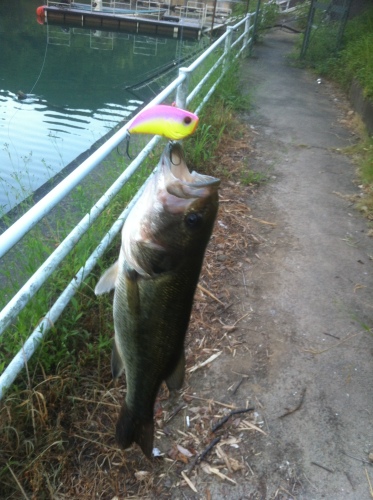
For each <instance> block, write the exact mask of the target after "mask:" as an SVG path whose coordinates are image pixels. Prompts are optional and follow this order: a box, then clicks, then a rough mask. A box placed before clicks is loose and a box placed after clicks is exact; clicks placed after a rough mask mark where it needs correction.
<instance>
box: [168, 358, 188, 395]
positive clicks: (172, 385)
mask: <svg viewBox="0 0 373 500" xmlns="http://www.w3.org/2000/svg"><path fill="white" fill-rule="evenodd" d="M184 376H185V354H184V350H183V352H182V354H181V356H180V359H179V361H178V362H177V365H176V367H175V369H174V371H173V372H172V373H171V375H170V376H169V377H168V378H167V379H166V384H167V387H168V389H169V390H170V391H172V390H177V389H181V386H182V385H183V382H184Z"/></svg>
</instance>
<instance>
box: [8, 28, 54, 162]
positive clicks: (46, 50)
mask: <svg viewBox="0 0 373 500" xmlns="http://www.w3.org/2000/svg"><path fill="white" fill-rule="evenodd" d="M46 24H47V30H48V19H47V23H46ZM47 53H48V33H47V38H46V44H45V51H44V58H43V62H42V65H41V69H40V72H39V76H38V77H37V79H36V81H35V83H34V85H33V86H32V87H31V90H30V92H29V93H30V94H31V93H32V92H33V90H34V88H35V87H36V85H37V84H38V82H39V80H40V77H41V75H42V73H43V70H44V66H45V62H46V60H47ZM19 102H20V104H22V101H21V100H20V101H19ZM21 108H22V107H20V108H17V109H16V110H15V111H14V113H13V115H12V117H11V118H10V120H9V122H8V129H7V137H8V139H9V142H10V143H11V145H12V147H13V149H14V151H15V153H16V155H17V158H18V161H19V156H18V152H17V149H16V148H15V146H14V143H13V141H12V138H11V137H10V125H11V124H12V121H13V119H14V117H15V116H16V114H17V113H18V111H20V110H21ZM8 154H9V156H10V153H9V152H8Z"/></svg>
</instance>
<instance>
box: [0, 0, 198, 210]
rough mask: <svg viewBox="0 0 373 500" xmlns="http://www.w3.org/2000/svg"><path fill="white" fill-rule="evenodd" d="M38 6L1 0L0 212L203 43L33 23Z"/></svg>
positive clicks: (28, 0) (131, 108) (132, 107)
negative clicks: (24, 95)
mask: <svg viewBox="0 0 373 500" xmlns="http://www.w3.org/2000/svg"><path fill="white" fill-rule="evenodd" d="M40 5H42V1H40V0H12V1H9V2H5V1H4V0H0V68H1V69H0V214H1V213H5V212H7V211H8V210H10V209H11V208H13V207H14V206H16V205H17V204H18V203H19V202H20V201H22V200H23V199H24V198H26V197H27V196H28V195H30V194H31V193H32V192H34V191H35V190H37V189H38V188H39V187H40V186H42V185H43V184H45V182H46V181H47V180H48V179H50V178H51V177H53V176H54V175H55V174H56V173H57V172H59V171H61V170H62V169H63V168H64V167H65V166H66V165H68V164H69V163H70V162H72V161H73V160H74V159H75V158H76V157H77V156H79V154H81V153H82V152H84V151H86V150H87V149H89V148H90V147H91V146H92V144H94V143H95V142H96V141H97V140H98V139H100V138H101V137H103V136H104V135H105V134H106V133H108V132H109V131H110V130H112V128H113V127H114V126H115V125H117V124H118V123H122V122H124V121H126V120H128V118H129V117H130V116H131V115H132V114H133V113H134V112H135V111H136V109H138V107H139V106H141V105H142V104H143V103H144V102H148V101H149V100H151V99H152V98H153V97H154V96H155V95H156V94H157V93H159V92H160V90H161V88H162V87H163V86H165V85H166V84H167V83H169V82H170V81H171V80H172V79H173V78H174V77H175V75H176V71H173V72H172V71H169V72H167V73H166V75H164V76H163V77H162V76H161V77H160V79H156V80H152V78H151V77H152V76H154V75H156V74H157V73H161V74H162V72H163V70H164V69H166V68H168V67H170V63H171V66H173V63H175V65H176V64H177V63H178V62H180V60H182V58H183V57H185V56H187V55H188V54H192V53H194V52H195V51H196V50H198V47H199V46H201V45H202V44H203V41H202V42H192V41H183V40H173V39H161V38H151V37H145V36H139V35H129V34H125V33H123V32H121V33H107V32H100V31H94V30H93V31H91V30H84V29H81V28H67V27H63V26H62V27H59V26H47V25H40V24H38V23H37V20H36V8H37V7H38V6H40ZM149 78H150V79H149ZM144 81H145V83H144ZM141 82H143V84H141ZM19 90H22V91H23V92H25V93H31V94H34V96H32V97H31V98H29V99H26V100H25V101H20V100H18V99H17V96H16V93H17V91H19Z"/></svg>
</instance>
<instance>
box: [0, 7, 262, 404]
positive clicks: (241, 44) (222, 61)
mask: <svg viewBox="0 0 373 500" xmlns="http://www.w3.org/2000/svg"><path fill="white" fill-rule="evenodd" d="M254 19H255V14H248V15H247V16H246V17H245V18H244V19H242V20H241V21H240V22H238V23H237V24H236V25H234V26H231V27H228V28H227V30H226V32H225V33H224V34H223V35H222V36H221V37H220V38H219V39H218V40H216V42H214V43H213V44H212V45H210V47H209V48H208V49H207V50H206V51H205V52H204V53H203V54H202V55H200V56H199V57H198V58H197V59H196V60H195V61H194V62H193V63H192V64H191V65H190V66H188V67H187V68H181V69H180V70H179V75H178V76H177V78H175V80H173V82H171V83H170V84H169V85H168V86H167V87H166V88H165V89H164V90H163V91H162V92H161V93H160V94H158V95H157V96H156V97H155V98H154V99H153V100H152V101H151V102H150V103H149V104H147V106H145V108H144V109H146V108H150V107H152V106H154V105H156V104H160V103H162V102H163V101H165V99H166V98H170V96H172V95H173V94H174V93H175V92H176V105H177V106H178V107H181V108H186V107H187V106H188V104H189V103H190V102H191V100H192V99H193V98H194V97H195V96H196V95H197V94H199V93H200V92H201V89H202V87H203V85H204V83H205V82H206V81H207V80H208V79H209V78H210V77H211V75H212V74H213V73H214V72H215V71H217V69H218V68H220V69H221V72H220V75H219V76H218V78H217V79H216V81H215V83H214V84H213V85H212V86H211V87H210V89H209V91H208V92H207V94H206V95H205V96H204V97H203V98H202V99H201V102H200V104H199V106H198V108H197V109H196V110H195V113H196V114H197V115H198V114H199V112H200V111H201V109H202V108H203V107H204V105H205V104H206V103H207V101H208V100H209V98H210V96H211V95H212V93H213V92H214V91H215V89H216V87H217V85H218V84H219V82H220V80H221V79H222V77H223V76H224V74H225V72H226V71H227V70H228V68H229V62H230V61H231V60H233V59H236V58H237V57H239V55H240V54H241V53H242V51H244V50H245V49H246V48H247V47H248V46H250V45H251V43H252V41H253V39H254V33H253V31H254V26H255V23H254ZM239 32H241V34H238V33H239ZM234 34H235V35H236V39H235V40H234V41H233V35H234ZM233 48H235V51H234V52H233V50H232V49H233ZM221 49H224V50H223V54H222V55H221V57H219V58H218V60H217V62H216V63H215V64H214V65H213V67H212V68H211V69H210V70H209V71H208V72H207V73H206V74H205V76H204V77H203V78H202V79H201V80H200V82H199V83H198V84H197V85H196V87H195V88H194V89H193V90H192V91H190V90H189V81H190V75H191V74H192V73H193V72H194V71H195V70H196V69H197V68H198V67H199V66H200V65H201V64H202V63H203V62H204V61H205V60H206V58H207V57H208V56H209V55H210V54H212V53H213V52H215V51H219V50H221ZM127 129H128V124H126V125H124V126H123V127H122V128H121V129H120V130H119V131H117V132H116V133H115V134H114V135H113V136H112V137H111V138H110V139H109V140H107V141H106V142H105V143H104V144H103V145H102V146H101V147H100V148H98V149H97V150H96V151H95V152H94V153H93V154H92V155H91V156H90V157H89V158H87V159H86V160H85V161H83V163H81V165H79V166H78V167H77V168H76V169H75V170H74V171H73V172H72V173H71V174H70V175H68V176H67V177H66V178H65V179H64V180H62V181H61V182H60V183H59V184H58V185H57V186H56V187H55V188H54V189H52V190H51V191H50V192H49V193H48V194H47V195H46V196H45V197H44V198H42V199H41V200H40V201H39V202H38V203H37V204H36V205H34V206H33V207H32V208H31V209H30V210H29V211H28V212H27V213H25V214H24V215H23V216H22V217H21V218H20V219H18V220H17V221H16V222H15V223H14V224H13V225H12V226H10V227H9V228H8V229H7V230H6V231H4V232H3V234H1V235H0V259H1V257H3V256H4V255H5V254H6V253H7V252H8V251H9V250H10V249H11V248H12V247H13V246H14V245H16V244H17V242H19V241H20V240H21V239H22V238H23V236H25V235H26V234H27V233H28V232H29V231H30V230H31V229H32V228H33V227H34V226H35V225H36V224H37V223H38V222H39V221H40V220H41V219H42V218H43V217H44V216H45V215H47V214H48V213H49V212H50V211H51V210H52V209H53V207H55V206H56V205H57V204H58V203H59V202H60V201H61V200H62V199H63V198H64V197H65V196H66V195H67V194H68V193H70V192H71V191H72V190H73V189H74V188H75V187H76V186H77V185H78V183H79V182H81V181H82V180H83V179H84V178H85V177H86V176H87V175H88V174H89V173H90V172H91V171H92V170H93V169H94V168H95V167H97V166H98V165H99V164H100V163H101V162H102V161H103V160H104V159H105V158H106V157H107V156H108V155H109V154H110V153H111V152H112V151H113V150H114V149H115V148H116V147H117V146H118V145H119V144H120V143H121V142H122V141H123V140H124V139H126V137H127V134H128V131H127ZM159 140H160V137H159V136H155V137H154V138H153V139H152V140H151V141H150V142H149V143H148V144H147V145H146V146H145V147H144V149H143V150H142V151H141V152H140V153H139V155H138V156H137V157H136V159H135V160H133V161H132V162H131V163H130V165H129V166H128V167H127V169H126V170H125V171H124V172H123V173H122V174H121V175H120V177H119V178H118V179H117V180H116V181H115V182H114V184H113V185H112V186H111V187H110V188H109V189H108V190H107V191H106V193H105V194H104V195H103V196H102V197H101V198H100V199H99V200H98V201H97V202H96V203H95V204H94V205H93V207H92V208H91V210H90V211H89V213H88V214H86V215H85V217H83V219H82V220H81V221H80V222H79V224H77V226H76V227H75V228H74V229H73V230H72V231H71V232H70V234H69V235H68V236H67V237H66V238H65V239H64V241H62V242H61V243H60V245H59V246H58V247H57V249H56V250H55V251H54V252H53V253H52V254H51V255H50V256H49V257H48V258H47V259H46V261H45V262H44V263H43V264H42V265H41V266H40V268H39V269H38V270H37V271H36V272H35V273H34V274H33V276H31V277H30V278H29V280H28V281H27V283H25V285H23V286H22V288H21V289H20V290H19V291H18V292H17V293H16V295H15V296H14V297H13V298H12V299H11V300H10V301H9V302H8V303H7V305H6V306H5V307H4V308H3V310H2V311H1V312H0V339H1V334H2V333H3V332H4V330H5V329H6V328H8V327H9V325H10V324H11V323H12V322H13V321H14V320H15V319H16V318H17V316H18V314H19V313H20V312H21V311H22V309H23V308H24V307H25V306H26V305H27V303H28V302H29V301H30V300H31V298H32V297H33V296H34V295H35V294H36V292H37V291H38V290H39V289H40V288H41V287H42V286H43V284H44V283H45V281H46V280H47V279H48V278H49V277H50V276H51V274H52V273H53V272H54V271H55V270H56V269H57V267H58V266H59V264H60V263H61V262H62V261H63V259H64V258H65V257H66V256H67V255H68V254H69V252H71V250H72V249H73V248H74V247H75V246H76V244H77V243H78V241H79V240H80V238H81V237H82V236H83V234H84V233H86V232H87V231H88V229H89V228H90V227H91V226H92V224H93V222H94V221H95V220H96V219H97V218H98V217H99V215H100V214H102V212H103V211H104V209H105V208H106V207H107V206H108V205H109V203H110V201H111V200H112V199H113V197H114V196H115V195H116V194H117V193H118V192H119V191H120V189H121V188H122V187H123V186H124V184H125V183H126V182H127V181H128V180H129V179H130V177H131V176H132V175H133V174H134V172H135V171H136V170H137V169H138V167H139V166H140V165H141V163H142V162H143V161H144V159H145V158H146V157H147V156H148V155H149V153H150V152H151V151H152V149H153V148H154V147H155V145H156V144H157V143H158V142H159ZM140 194H141V190H140V191H139V192H138V194H137V195H136V196H135V198H134V199H133V200H132V202H131V203H130V204H129V205H128V206H127V208H126V209H125V210H124V211H123V213H122V214H121V215H120V217H119V218H118V219H117V221H116V222H115V223H114V225H113V226H112V228H111V229H110V231H109V232H108V233H107V234H106V236H105V237H104V238H103V239H102V241H101V242H100V243H99V245H98V246H97V248H96V249H95V250H94V252H93V253H92V254H91V256H90V257H89V258H88V260H87V261H86V262H85V264H84V266H83V267H82V268H81V269H80V270H79V271H78V272H77V273H75V272H74V271H72V276H71V277H72V279H71V282H70V283H69V284H68V285H67V287H66V288H65V290H64V291H63V292H62V294H61V295H60V296H59V297H58V299H57V300H56V302H55V303H54V305H53V306H52V308H51V309H50V310H49V311H48V313H47V314H46V315H45V317H44V318H43V320H42V321H41V323H40V324H39V325H38V326H37V327H36V328H35V329H34V331H33V332H32V333H31V335H30V336H29V338H28V339H27V340H26V342H25V343H24V345H23V346H22V348H21V350H20V351H19V352H18V354H17V355H16V356H15V357H14V358H13V360H12V361H11V362H10V363H9V365H8V366H7V367H6V369H5V370H4V372H3V373H2V374H1V376H0V399H1V398H2V396H3V395H4V392H5V390H6V388H8V387H9V386H10V385H11V384H12V383H13V381H14V379H15V378H16V376H17V374H18V373H19V372H20V371H21V369H22V368H23V367H24V366H25V364H26V363H27V361H28V360H29V359H30V357H31V356H32V354H33V353H34V351H35V349H36V347H37V346H38V345H39V344H40V342H41V340H42V339H43V337H44V336H45V334H46V333H47V332H48V331H49V330H50V328H51V327H52V325H54V324H55V322H56V320H57V319H58V317H59V316H60V315H61V313H62V311H63V310H64V309H65V307H66V306H67V305H68V303H69V301H70V300H71V298H72V297H73V296H74V294H75V293H76V291H77V290H78V288H79V286H80V285H81V284H82V283H83V281H84V279H85V278H86V277H87V276H88V274H89V273H90V272H91V271H92V269H93V268H94V266H95V265H96V264H97V262H98V260H99V258H100V257H101V256H102V255H103V254H104V252H105V250H106V249H107V248H108V246H109V245H110V243H111V242H112V240H113V238H114V236H115V235H116V234H118V232H119V231H120V230H121V227H122V226H123V223H124V221H125V219H126V217H127V215H128V213H129V211H130V209H131V207H132V206H133V204H134V202H135V201H136V199H137V198H138V196H139V195H140Z"/></svg>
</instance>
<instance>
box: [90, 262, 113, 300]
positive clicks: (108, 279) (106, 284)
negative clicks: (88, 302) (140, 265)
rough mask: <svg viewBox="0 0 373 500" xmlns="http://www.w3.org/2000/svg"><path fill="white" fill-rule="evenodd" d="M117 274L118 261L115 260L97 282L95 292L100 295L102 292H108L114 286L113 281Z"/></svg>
mask: <svg viewBox="0 0 373 500" xmlns="http://www.w3.org/2000/svg"><path fill="white" fill-rule="evenodd" d="M117 276H118V261H117V262H115V264H113V265H112V266H111V267H109V269H107V271H105V272H104V274H103V275H102V276H101V278H100V279H99V282H98V283H97V285H96V288H95V294H96V295H101V294H103V293H107V292H110V291H111V290H114V288H115V282H116V279H117Z"/></svg>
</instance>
